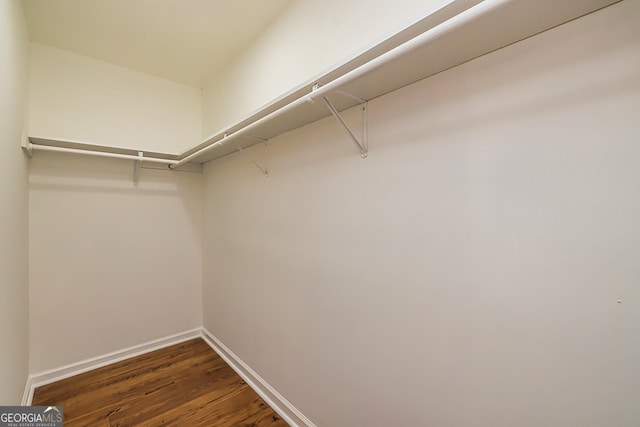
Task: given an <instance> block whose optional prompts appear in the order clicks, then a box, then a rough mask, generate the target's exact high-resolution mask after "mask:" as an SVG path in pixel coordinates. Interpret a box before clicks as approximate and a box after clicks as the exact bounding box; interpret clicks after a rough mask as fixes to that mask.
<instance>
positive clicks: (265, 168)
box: [222, 133, 269, 177]
mask: <svg viewBox="0 0 640 427" xmlns="http://www.w3.org/2000/svg"><path fill="white" fill-rule="evenodd" d="M227 136H228V134H226V133H225V134H224V137H223V138H222V140H223V141H224V140H225V139H226V138H227ZM245 137H248V138H251V139H260V140H262V141H264V148H265V154H266V149H267V140H266V139H264V138H256V137H249V136H247V135H245ZM231 142H232V143H233V145H234V146H235V147H236V150H238V151H239V152H240V153H243V154H244V155H245V156H247V158H248V159H249V160H251V163H253V164H254V165H255V166H256V167H257V168H258V169H260V172H262V174H263V175H264V176H265V177H268V176H269V171H268V170H267V167H266V166H262V165H261V164H260V163H259V162H258V161H257V160H256V159H255V158H254V157H253V156H252V155H251V154H249V152H248V151H247V150H245V149H244V148H242V147H241V146H240V145H239V144H238V143H237V142H236V141H231Z"/></svg>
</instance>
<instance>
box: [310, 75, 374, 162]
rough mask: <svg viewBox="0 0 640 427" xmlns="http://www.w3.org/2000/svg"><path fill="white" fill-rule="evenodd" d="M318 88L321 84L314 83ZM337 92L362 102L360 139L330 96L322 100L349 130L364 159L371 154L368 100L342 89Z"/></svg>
mask: <svg viewBox="0 0 640 427" xmlns="http://www.w3.org/2000/svg"><path fill="white" fill-rule="evenodd" d="M318 88H319V86H318V85H317V84H316V85H314V87H313V89H314V90H317V89H318ZM336 93H339V94H341V95H344V96H347V97H349V98H353V99H355V100H357V101H358V102H360V109H361V110H362V138H361V140H358V138H357V137H356V136H355V134H354V133H353V131H352V130H351V128H350V127H349V125H347V122H345V121H344V119H343V118H342V116H341V115H340V112H339V111H338V110H337V109H336V107H335V106H334V105H333V104H332V103H331V101H330V100H329V98H327V97H326V96H323V97H322V100H323V101H324V103H325V104H326V105H327V108H328V109H329V111H330V112H331V114H332V115H333V117H335V118H336V120H338V122H340V124H341V125H342V127H343V128H344V129H345V130H346V131H347V133H348V134H349V137H350V138H351V140H352V141H353V143H354V144H355V145H356V147H358V149H359V150H360V154H361V155H362V158H363V159H364V158H366V157H367V155H368V154H369V136H368V127H369V126H368V105H367V101H365V100H364V99H360V98H358V97H356V96H353V95H351V94H348V93H345V92H342V91H336Z"/></svg>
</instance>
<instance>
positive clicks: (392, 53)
mask: <svg viewBox="0 0 640 427" xmlns="http://www.w3.org/2000/svg"><path fill="white" fill-rule="evenodd" d="M509 1H510V0H485V1H483V2H481V3H478V4H476V5H475V6H472V7H470V8H469V9H466V10H464V11H463V12H461V13H459V14H458V15H455V16H454V17H452V18H450V19H448V20H447V21H444V22H442V23H441V24H439V25H436V26H435V27H433V28H431V29H429V30H427V31H425V32H424V33H422V34H419V35H417V36H416V37H414V38H412V39H410V40H408V41H407V42H405V43H403V44H401V45H399V46H397V47H395V48H393V49H391V50H389V51H387V52H385V53H383V54H381V55H380V56H378V57H376V58H374V59H372V60H371V61H369V62H367V63H365V64H363V65H361V66H359V67H357V68H355V69H353V70H351V71H349V72H347V73H345V74H343V75H342V76H340V77H337V78H336V79H334V80H332V81H331V82H329V83H326V84H325V85H324V86H321V87H318V88H314V89H312V91H311V92H309V93H308V94H307V95H304V96H301V97H300V98H297V99H295V100H294V101H292V102H290V103H289V104H287V105H285V106H283V107H281V108H279V109H277V110H275V111H273V112H271V113H269V114H267V115H266V116H264V117H261V118H260V119H258V120H256V121H254V122H252V123H249V124H248V125H246V126H244V127H243V128H241V129H239V130H237V131H235V132H233V133H225V134H224V135H223V136H220V137H219V139H218V140H217V141H214V142H212V143H210V144H209V145H207V146H205V147H203V148H201V149H200V150H198V151H196V152H194V153H192V154H190V155H188V156H186V157H184V158H182V159H180V160H179V161H178V163H176V164H174V165H170V166H169V168H175V167H178V166H180V165H183V164H185V163H188V162H190V161H192V160H194V159H196V158H198V157H200V156H201V155H203V154H205V153H207V152H208V151H210V150H213V149H214V148H216V147H218V146H220V145H221V144H223V143H224V142H228V141H230V140H231V139H235V138H237V137H239V136H242V135H243V134H245V133H247V132H249V131H251V130H252V129H254V128H256V127H258V126H260V125H262V124H264V123H266V122H268V121H269V120H272V119H274V118H276V117H278V116H281V115H282V114H284V113H286V112H288V111H290V110H292V109H294V108H296V107H298V106H300V105H303V104H305V103H307V102H315V101H316V100H318V99H322V98H323V97H324V96H326V95H327V94H328V93H330V92H332V91H336V90H337V89H339V88H340V87H341V86H343V85H345V84H347V83H350V82H352V81H354V80H356V79H357V78H359V77H362V76H363V75H365V74H367V73H369V72H372V71H374V70H376V69H377V68H380V67H381V66H383V65H385V64H387V63H389V62H391V61H393V60H395V59H397V58H399V57H401V56H402V55H404V54H406V53H408V52H411V51H413V50H414V49H417V48H419V47H421V46H423V45H424V44H426V43H428V42H430V41H433V40H436V39H438V38H440V37H442V36H444V35H446V34H449V33H451V32H453V31H455V30H457V29H458V28H460V27H462V26H464V25H466V24H468V23H469V22H471V21H473V20H474V19H477V18H478V17H481V16H483V15H485V14H487V13H490V12H491V11H493V10H494V9H497V8H498V7H500V6H502V5H504V4H506V3H508V2H509ZM225 135H226V136H225ZM214 137H215V136H212V137H210V138H208V139H207V140H205V141H209V140H211V139H213V138H214Z"/></svg>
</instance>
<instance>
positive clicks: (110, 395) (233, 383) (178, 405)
mask: <svg viewBox="0 0 640 427" xmlns="http://www.w3.org/2000/svg"><path fill="white" fill-rule="evenodd" d="M33 405H51V406H54V405H55V406H58V405H61V406H64V418H65V423H64V425H65V427H72V426H98V427H108V426H194V427H195V426H272V427H279V426H286V425H287V423H286V422H284V421H283V420H282V419H281V418H280V416H279V415H278V414H276V413H275V412H274V411H273V409H271V408H270V407H269V406H268V405H267V404H266V403H265V402H264V401H263V400H262V399H261V398H260V397H259V396H258V395H257V394H256V393H255V392H254V391H253V390H252V389H251V388H250V387H249V386H248V385H247V384H246V383H245V382H244V381H243V380H242V378H240V377H239V376H238V374H236V373H235V372H234V371H233V369H231V368H230V367H229V366H228V365H227V364H226V363H225V362H224V360H222V359H221V358H220V356H218V355H217V354H216V353H215V352H214V351H213V350H212V349H211V348H210V347H209V346H208V345H207V344H206V343H205V342H204V341H202V340H201V339H194V340H191V341H187V342H185V343H182V344H177V345H175V346H171V347H167V348H164V349H161V350H157V351H154V352H152V353H147V354H144V355H142V356H138V357H135V358H132V359H129V360H125V361H123V362H119V363H115V364H113V365H109V366H105V367H104V368H100V369H96V370H93V371H90V372H87V373H84V374H81V375H77V376H74V377H71V378H67V379H64V380H61V381H58V382H56V383H53V384H49V385H45V386H42V387H38V388H36V390H35V393H34V396H33Z"/></svg>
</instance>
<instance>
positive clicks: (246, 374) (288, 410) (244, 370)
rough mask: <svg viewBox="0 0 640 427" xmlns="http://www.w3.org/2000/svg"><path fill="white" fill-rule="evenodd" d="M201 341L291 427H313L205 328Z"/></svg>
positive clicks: (313, 426)
mask: <svg viewBox="0 0 640 427" xmlns="http://www.w3.org/2000/svg"><path fill="white" fill-rule="evenodd" d="M202 339H204V341H205V342H206V343H207V344H209V346H210V347H211V348H212V349H213V350H214V351H215V352H216V353H218V355H219V356H220V357H221V358H222V359H224V361H225V362H227V364H228V365H229V366H231V368H232V369H233V370H234V371H236V372H237V373H238V375H240V376H241V377H242V379H243V380H245V381H246V383H247V384H248V385H249V386H250V387H251V388H252V389H253V390H254V391H255V392H256V393H258V395H260V397H262V399H264V401H265V402H267V404H269V406H271V407H272V408H273V409H274V410H275V411H276V412H277V413H278V415H280V416H281V417H282V418H283V419H284V420H285V421H286V422H287V423H288V424H289V425H291V426H292V427H302V426H307V427H315V424H313V423H312V422H311V420H309V419H308V418H307V417H305V416H304V415H303V414H302V412H300V411H299V410H298V409H296V407H295V406H293V405H292V404H291V403H290V402H289V401H288V400H287V399H285V398H284V396H282V395H281V394H280V393H278V391H277V390H276V389H275V388H273V387H272V386H271V385H270V384H269V383H268V382H266V381H265V380H264V379H263V378H262V377H261V376H260V375H258V374H257V372H256V371H254V370H253V369H251V367H250V366H249V365H247V364H246V363H245V362H244V361H243V360H242V359H240V358H239V357H238V356H237V355H236V354H235V353H234V352H232V351H231V350H229V348H227V347H226V346H225V345H224V344H223V343H222V342H221V341H220V340H219V339H218V338H216V337H215V336H214V335H213V334H212V333H211V332H209V331H208V330H207V329H206V328H202Z"/></svg>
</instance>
